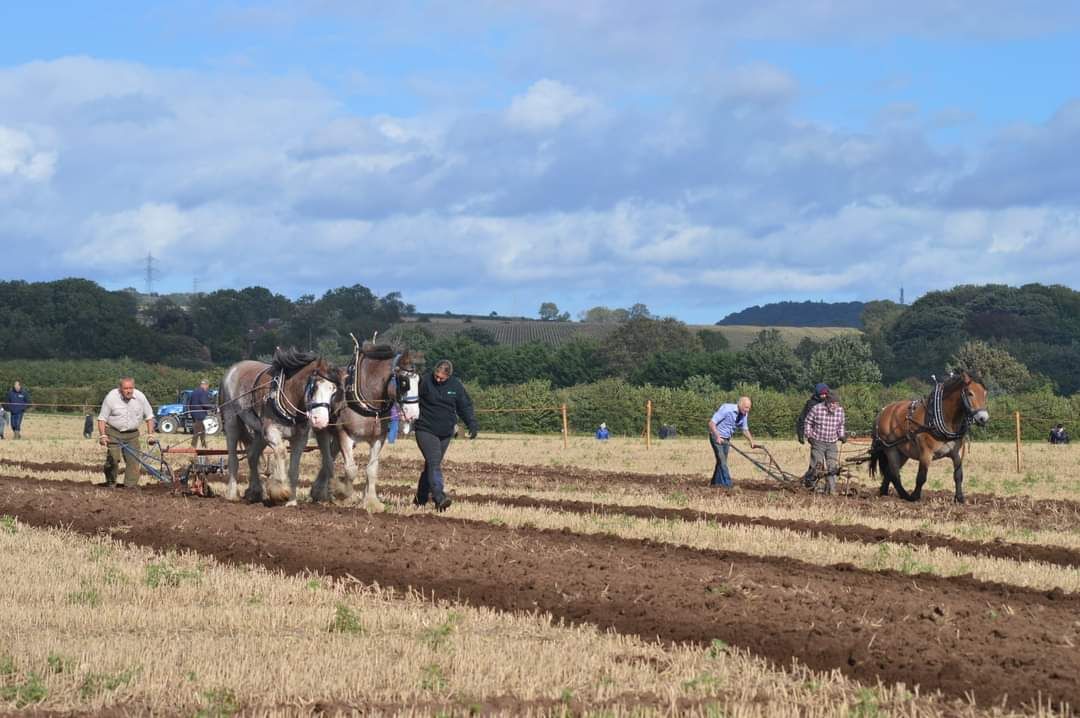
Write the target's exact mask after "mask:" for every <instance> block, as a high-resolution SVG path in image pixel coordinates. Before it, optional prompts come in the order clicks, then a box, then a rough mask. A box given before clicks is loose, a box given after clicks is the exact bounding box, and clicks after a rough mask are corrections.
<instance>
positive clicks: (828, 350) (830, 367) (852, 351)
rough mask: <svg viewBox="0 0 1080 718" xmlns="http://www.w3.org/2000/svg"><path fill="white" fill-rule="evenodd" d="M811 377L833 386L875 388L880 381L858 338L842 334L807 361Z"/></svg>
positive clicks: (860, 339) (868, 349)
mask: <svg viewBox="0 0 1080 718" xmlns="http://www.w3.org/2000/svg"><path fill="white" fill-rule="evenodd" d="M810 377H811V379H813V380H814V381H823V382H825V383H827V384H830V385H832V386H845V385H848V384H876V383H878V382H879V381H881V369H879V368H878V366H877V364H875V363H874V360H873V357H872V356H871V353H870V347H869V345H868V344H867V343H866V342H864V341H863V340H862V338H861V337H859V336H856V335H854V334H841V335H839V336H835V337H833V338H832V339H830V340H829V341H827V342H825V344H824V345H823V346H822V347H821V348H820V349H818V350H817V351H816V352H814V354H813V356H811V357H810Z"/></svg>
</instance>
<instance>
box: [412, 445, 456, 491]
mask: <svg viewBox="0 0 1080 718" xmlns="http://www.w3.org/2000/svg"><path fill="white" fill-rule="evenodd" d="M452 438H453V437H452V436H448V437H446V438H445V439H440V438H439V437H438V436H435V435H434V434H432V433H430V432H427V431H417V432H416V445H417V446H419V447H420V453H421V454H423V455H424V470H423V471H421V472H420V481H419V483H418V484H417V485H416V503H418V504H420V505H423V504H426V503H427V502H428V498H429V497H430V498H432V499H434V500H435V503H436V504H438V503H441V502H442V500H443V499H445V498H446V489H445V488H444V487H443V475H442V460H443V456H445V455H446V449H447V448H448V447H449V446H450V439H452Z"/></svg>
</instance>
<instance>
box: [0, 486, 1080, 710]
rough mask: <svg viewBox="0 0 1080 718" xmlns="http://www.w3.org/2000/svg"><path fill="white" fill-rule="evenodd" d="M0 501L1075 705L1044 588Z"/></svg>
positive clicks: (399, 523) (1066, 655) (154, 538)
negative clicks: (1035, 589)
mask: <svg viewBox="0 0 1080 718" xmlns="http://www.w3.org/2000/svg"><path fill="white" fill-rule="evenodd" d="M451 511H452V509H451ZM0 514H9V515H14V516H17V517H18V518H19V520H20V521H23V522H26V523H27V524H30V525H35V526H52V527H64V528H66V529H69V530H74V531H79V532H83V533H86V534H98V533H112V534H113V535H114V536H115V537H116V538H117V539H119V540H123V541H127V542H130V543H133V544H138V545H144V546H149V547H153V548H157V549H190V550H194V551H198V552H201V553H204V554H208V555H213V556H215V557H217V558H218V559H219V560H222V561H226V562H234V563H257V564H261V565H263V566H266V567H268V568H272V569H279V570H282V571H286V572H290V573H302V572H307V571H315V572H319V573H324V574H328V575H332V576H352V577H355V578H356V579H358V580H360V581H362V582H364V583H374V582H377V583H379V584H380V585H383V586H390V587H394V588H397V589H400V590H407V589H409V588H413V589H416V590H421V591H424V592H425V593H428V594H432V595H434V596H436V597H439V598H445V599H451V600H461V601H465V602H468V603H472V604H476V605H483V606H490V607H493V608H496V609H501V610H512V611H521V610H524V611H537V610H539V611H547V612H550V613H551V614H552V615H554V616H555V617H557V618H562V619H565V620H568V621H571V622H580V623H590V624H594V625H597V626H599V627H601V628H605V629H614V630H617V631H621V632H625V633H631V634H637V635H640V636H643V637H647V638H655V637H659V638H660V639H662V640H666V641H676V642H682V641H686V642H692V643H696V644H699V645H708V644H709V643H710V642H711V641H712V640H713V639H717V638H718V639H722V640H723V641H726V642H727V643H729V644H732V645H735V646H740V647H744V648H747V649H749V650H751V651H753V652H755V653H757V654H759V655H762V656H765V657H767V658H770V659H772V660H774V661H776V662H777V664H778V665H787V664H788V663H789V662H790V660H791V659H792V658H797V659H799V660H800V661H801V662H803V663H804V664H806V665H807V666H809V667H810V668H814V669H820V670H828V669H839V670H841V671H842V672H844V673H845V674H847V675H849V676H852V677H854V678H856V679H860V680H863V681H867V682H869V683H871V684H872V683H874V682H875V681H876V680H878V679H880V680H882V681H886V682H890V683H891V682H895V681H905V682H906V683H907V684H908V685H909V686H912V685H915V684H918V685H920V686H921V690H922V691H924V692H926V691H932V690H940V691H941V692H943V693H944V694H945V695H947V696H950V697H962V696H964V695H965V694H966V693H969V692H970V693H971V694H973V695H974V696H975V698H976V699H977V700H978V701H979V702H980V703H981V704H983V705H989V704H991V703H997V702H999V701H1002V700H1005V701H1006V702H1007V703H1009V704H1010V705H1013V706H1020V705H1022V704H1025V703H1031V702H1033V701H1035V700H1037V699H1038V698H1039V697H1040V696H1041V697H1042V699H1043V700H1044V701H1045V700H1047V699H1051V700H1054V701H1068V702H1069V703H1071V704H1073V705H1078V704H1080V682H1077V681H1076V676H1077V675H1080V654H1078V652H1077V650H1076V648H1075V647H1074V646H1075V645H1076V644H1077V643H1080V624H1078V622H1077V618H1076V617H1077V615H1078V612H1080V596H1076V595H1068V594H1064V593H1063V592H1062V591H1060V590H1057V589H1055V590H1053V591H1047V592H1038V591H1032V590H1026V589H1019V588H1016V587H1014V586H1008V585H999V584H989V583H982V582H979V581H975V580H973V579H971V578H970V577H955V578H949V579H944V578H937V577H933V576H929V575H920V576H917V577H912V576H906V575H903V574H899V573H894V572H879V573H875V572H867V571H860V570H858V569H856V568H855V567H853V566H845V565H838V566H832V567H821V566H814V565H809V564H804V563H801V562H798V561H794V560H791V559H783V558H759V557H753V556H747V555H745V554H739V553H735V552H722V551H700V550H692V549H689V548H685V547H677V546H671V545H666V544H658V543H654V542H649V541H631V540H625V539H618V538H615V537H612V536H604V535H601V536H585V535H579V534H573V533H571V532H567V531H561V532H560V531H542V530H538V529H533V528H522V529H509V528H503V527H496V526H491V525H487V524H480V523H475V522H466V521H461V520H455V519H453V518H449V517H445V516H438V515H434V514H421V515H413V516H402V515H388V514H382V515H367V514H363V513H358V512H357V511H355V510H350V509H344V508H335V507H323V506H313V505H302V506H300V507H298V508H295V509H267V508H264V507H263V506H261V505H254V506H252V505H244V504H234V503H229V502H226V501H224V500H220V499H196V498H184V497H177V496H173V495H172V494H171V493H169V492H168V490H167V489H165V488H164V487H153V488H152V489H150V490H146V489H143V490H132V489H125V490H115V489H103V488H98V487H95V486H91V485H89V484H87V483H82V482H78V483H75V482H62V481H48V482H42V481H34V480H32V479H6V480H0ZM274 514H276V515H277V517H275V516H274ZM278 517H279V518H280V519H282V520H274V519H275V518H278ZM286 518H290V519H293V520H283V519H286ZM267 519H270V520H267ZM343 547H347V549H344V548H343Z"/></svg>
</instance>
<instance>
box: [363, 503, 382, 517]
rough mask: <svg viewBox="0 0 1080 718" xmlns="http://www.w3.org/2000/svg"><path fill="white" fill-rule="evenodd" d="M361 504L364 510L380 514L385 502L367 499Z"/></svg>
mask: <svg viewBox="0 0 1080 718" xmlns="http://www.w3.org/2000/svg"><path fill="white" fill-rule="evenodd" d="M363 506H364V510H365V511H367V512H369V513H373V514H381V513H382V512H383V511H386V504H384V503H383V502H382V501H379V500H378V499H374V500H371V499H368V500H366V501H364V503H363Z"/></svg>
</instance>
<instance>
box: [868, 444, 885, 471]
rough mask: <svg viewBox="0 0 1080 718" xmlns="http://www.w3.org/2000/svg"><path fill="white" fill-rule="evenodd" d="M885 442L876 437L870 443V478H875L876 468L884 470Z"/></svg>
mask: <svg viewBox="0 0 1080 718" xmlns="http://www.w3.org/2000/svg"><path fill="white" fill-rule="evenodd" d="M884 462H885V442H883V441H882V440H881V439H879V438H878V437H876V436H875V437H874V440H873V441H872V442H871V443H870V464H869V468H870V476H871V477H874V476H877V472H878V468H879V467H880V468H881V470H882V471H884V470H885V463H884Z"/></svg>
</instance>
